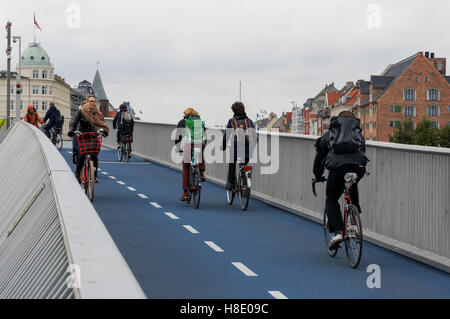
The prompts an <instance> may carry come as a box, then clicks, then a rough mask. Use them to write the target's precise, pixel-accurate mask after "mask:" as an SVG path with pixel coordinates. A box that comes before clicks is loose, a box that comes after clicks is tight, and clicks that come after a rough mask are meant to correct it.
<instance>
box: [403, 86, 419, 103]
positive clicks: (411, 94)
mask: <svg viewBox="0 0 450 319" xmlns="http://www.w3.org/2000/svg"><path fill="white" fill-rule="evenodd" d="M403 100H405V101H415V100H416V90H414V89H404V90H403Z"/></svg>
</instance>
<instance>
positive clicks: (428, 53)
mask: <svg viewBox="0 0 450 319" xmlns="http://www.w3.org/2000/svg"><path fill="white" fill-rule="evenodd" d="M425 57H426V58H427V59H428V58H429V57H430V52H428V51H425Z"/></svg>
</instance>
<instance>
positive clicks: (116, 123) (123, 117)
mask: <svg viewBox="0 0 450 319" xmlns="http://www.w3.org/2000/svg"><path fill="white" fill-rule="evenodd" d="M133 128H134V120H133V117H132V116H131V114H130V112H128V106H127V105H126V104H121V105H120V107H119V112H118V113H117V114H116V116H115V117H114V120H113V129H114V130H115V129H117V148H119V147H120V142H121V139H122V137H124V136H125V135H127V134H129V135H131V136H133ZM130 156H131V155H130Z"/></svg>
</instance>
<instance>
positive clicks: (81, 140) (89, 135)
mask: <svg viewBox="0 0 450 319" xmlns="http://www.w3.org/2000/svg"><path fill="white" fill-rule="evenodd" d="M102 133H103V130H98V131H97V132H86V133H81V132H78V131H77V132H75V134H76V135H77V141H78V147H79V154H80V155H86V157H85V159H84V165H83V168H82V169H81V172H80V179H81V186H82V187H83V189H84V191H85V193H86V195H87V197H88V198H89V200H90V201H91V202H93V201H94V189H95V183H96V180H95V166H94V159H93V158H92V155H98V153H100V148H101V146H102Z"/></svg>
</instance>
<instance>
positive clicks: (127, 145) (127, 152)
mask: <svg viewBox="0 0 450 319" xmlns="http://www.w3.org/2000/svg"><path fill="white" fill-rule="evenodd" d="M130 154H131V144H130V142H126V143H125V162H127V163H128V161H129V160H130Z"/></svg>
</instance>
